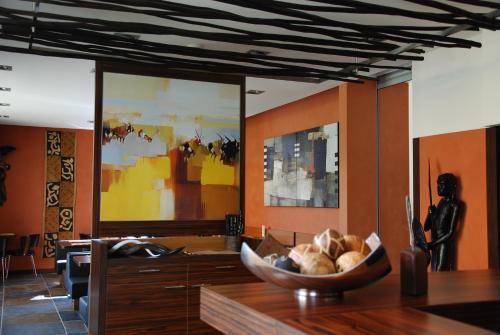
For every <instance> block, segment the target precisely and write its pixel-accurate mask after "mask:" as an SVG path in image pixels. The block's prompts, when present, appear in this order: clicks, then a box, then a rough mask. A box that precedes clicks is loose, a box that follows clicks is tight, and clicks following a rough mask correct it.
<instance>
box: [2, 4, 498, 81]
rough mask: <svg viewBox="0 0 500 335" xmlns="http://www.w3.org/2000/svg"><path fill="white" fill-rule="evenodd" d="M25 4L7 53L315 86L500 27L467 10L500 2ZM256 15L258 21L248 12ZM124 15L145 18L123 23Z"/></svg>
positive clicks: (458, 44)
mask: <svg viewBox="0 0 500 335" xmlns="http://www.w3.org/2000/svg"><path fill="white" fill-rule="evenodd" d="M17 1H18V2H30V3H33V4H34V6H33V11H26V10H19V9H13V8H7V7H0V25H1V26H0V50H3V51H10V52H22V53H33V54H39V55H48V56H59V57H68V58H84V59H94V60H106V61H120V62H127V63H131V64H150V65H159V66H163V67H170V68H174V69H184V70H197V71H208V72H216V73H229V74H238V75H249V76H262V77H276V78H283V77H285V78H297V77H301V78H305V79H306V80H339V81H346V82H360V81H362V80H369V79H372V78H371V77H369V76H366V75H362V74H361V73H362V72H367V71H370V70H371V69H393V70H394V69H408V67H407V66H401V65H398V63H397V64H392V65H391V64H389V65H387V64H386V63H384V64H383V65H378V64H374V63H373V62H370V61H369V60H370V59H377V61H381V60H386V61H392V62H393V61H397V60H403V61H420V60H423V57H422V56H421V54H423V53H424V52H425V50H424V48H432V47H446V48H474V47H481V44H480V43H478V42H475V41H472V40H468V39H464V38H458V37H452V36H446V34H443V33H442V32H446V31H449V30H450V29H452V28H453V27H454V26H457V25H458V26H463V27H466V29H467V30H479V29H480V28H482V29H490V30H496V29H498V28H500V20H498V19H497V18H495V17H491V16H488V15H485V14H484V13H482V12H481V13H476V12H471V11H470V10H466V9H464V8H462V7H460V4H462V5H474V6H475V7H477V8H478V9H482V10H483V11H484V10H485V9H499V8H500V4H498V3H495V2H491V1H486V0H477V1H476V0H447V1H445V0H440V1H437V0H404V2H407V3H411V4H416V5H418V6H417V7H418V8H422V10H418V11H417V10H410V9H406V8H401V7H396V6H388V5H381V4H373V3H370V2H369V1H358V0H336V1H335V2H332V1H330V0H310V1H308V2H306V3H301V4H297V3H292V2H289V1H285V0H213V2H214V3H222V4H225V5H227V6H225V7H224V8H225V9H226V8H227V10H221V9H216V8H211V7H202V6H195V5H191V4H186V3H180V2H175V1H166V0H45V1H44V0H36V1H33V0H17ZM40 3H42V4H46V6H40ZM215 7H217V6H215ZM219 7H221V6H219ZM235 8H239V9H241V12H240V11H239V10H234V9H235ZM425 8H428V9H429V10H428V11H424V9H425ZM231 9H233V10H231ZM249 9H250V10H251V11H252V13H253V14H252V15H248V14H242V13H245V11H247V12H248V10H249ZM247 12H246V13H247ZM65 13H71V15H68V14H65ZM79 13H87V15H86V16H77V15H82V14H79ZM88 13H94V14H95V13H97V15H94V17H93V16H90V15H89V14H88ZM257 13H260V15H259V14H257ZM337 14H348V15H349V17H353V16H356V15H359V16H358V17H363V15H367V14H372V15H386V16H399V17H404V18H409V19H412V22H413V25H368V24H360V23H359V22H358V23H357V22H348V21H346V20H340V19H337V18H340V17H342V16H340V15H337ZM122 15H127V17H135V19H134V20H130V21H123V20H120V17H121V16H122ZM110 17H112V18H113V19H109V18H110ZM333 17H335V19H333ZM104 18H107V19H104ZM145 18H150V20H148V19H145ZM415 22H422V24H415ZM179 25H182V28H180V27H179ZM117 33H118V34H117ZM120 34H122V35H120ZM123 34H125V35H123ZM127 34H139V35H140V38H139V39H133V38H128V37H127ZM175 36H177V37H181V38H184V39H191V40H194V41H202V42H203V41H206V43H213V42H216V43H217V45H219V46H218V47H217V49H215V48H212V49H204V48H193V47H188V46H183V45H179V44H178V43H177V44H176V43H167V42H169V41H170V40H172V38H174V37H175ZM159 38H160V39H163V41H162V42H160V41H159ZM2 41H3V42H2ZM6 41H8V42H9V43H12V42H14V43H17V44H16V45H26V48H23V47H18V46H12V44H10V45H8V44H7V42H6ZM406 45H420V46H421V47H420V48H419V47H412V48H405V46H406ZM232 46H234V47H232ZM241 46H248V47H251V48H265V49H267V50H268V51H272V53H275V54H276V53H280V52H281V54H282V51H289V52H293V53H294V55H291V56H288V55H287V56H282V55H280V56H277V55H275V54H270V55H269V54H266V53H262V54H249V53H245V52H237V51H234V49H240V50H241ZM221 49H223V50H221ZM395 50H402V51H401V52H394V51H395ZM297 55H299V56H297ZM329 58H330V59H331V58H333V59H334V60H328V59H329ZM339 59H341V61H339ZM346 69H350V70H348V71H346Z"/></svg>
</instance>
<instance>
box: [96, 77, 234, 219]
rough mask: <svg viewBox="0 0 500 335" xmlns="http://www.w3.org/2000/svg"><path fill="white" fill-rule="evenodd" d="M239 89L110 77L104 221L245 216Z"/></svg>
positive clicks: (106, 92)
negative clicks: (241, 195) (241, 210)
mask: <svg viewBox="0 0 500 335" xmlns="http://www.w3.org/2000/svg"><path fill="white" fill-rule="evenodd" d="M240 99H241V97H240V85H235V84H222V83H213V82H202V81H194V80H184V79H172V78H162V77H152V76H139V75H131V74H123V73H111V72H104V73H103V105H102V127H103V128H102V147H101V148H102V150H101V164H102V166H101V194H100V198H101V202H100V221H101V222H102V221H168V220H219V219H224V217H225V215H226V214H227V213H238V212H239V210H240V108H241V107H240Z"/></svg>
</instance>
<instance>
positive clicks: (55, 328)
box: [2, 321, 66, 335]
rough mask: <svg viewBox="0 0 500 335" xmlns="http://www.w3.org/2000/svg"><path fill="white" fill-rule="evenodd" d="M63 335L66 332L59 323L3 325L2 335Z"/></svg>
mask: <svg viewBox="0 0 500 335" xmlns="http://www.w3.org/2000/svg"><path fill="white" fill-rule="evenodd" d="M28 334H30V335H31V334H33V335H35V334H36V335H65V334H66V332H65V330H64V327H63V325H62V323H61V322H60V321H57V322H44V323H35V324H26V323H25V324H15V325H8V324H4V325H3V329H2V335H28Z"/></svg>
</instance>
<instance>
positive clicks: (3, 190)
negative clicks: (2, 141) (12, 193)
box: [0, 145, 16, 206]
mask: <svg viewBox="0 0 500 335" xmlns="http://www.w3.org/2000/svg"><path fill="white" fill-rule="evenodd" d="M14 150H16V148H14V147H12V146H8V145H4V146H1V147H0V206H3V204H4V203H5V202H6V201H7V187H6V185H5V178H7V171H9V170H10V165H9V164H7V162H6V161H5V156H7V155H8V154H9V153H11V152H12V151H14Z"/></svg>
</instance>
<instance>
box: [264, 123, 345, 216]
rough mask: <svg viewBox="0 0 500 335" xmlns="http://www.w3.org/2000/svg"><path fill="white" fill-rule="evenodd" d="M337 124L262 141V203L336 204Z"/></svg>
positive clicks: (266, 204)
mask: <svg viewBox="0 0 500 335" xmlns="http://www.w3.org/2000/svg"><path fill="white" fill-rule="evenodd" d="M338 133H339V127H338V123H332V124H327V125H324V126H321V127H317V128H312V129H307V130H303V131H299V132H296V133H293V134H287V135H283V136H278V137H274V138H270V139H266V140H265V141H264V205H265V206H297V207H339V143H338Z"/></svg>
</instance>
